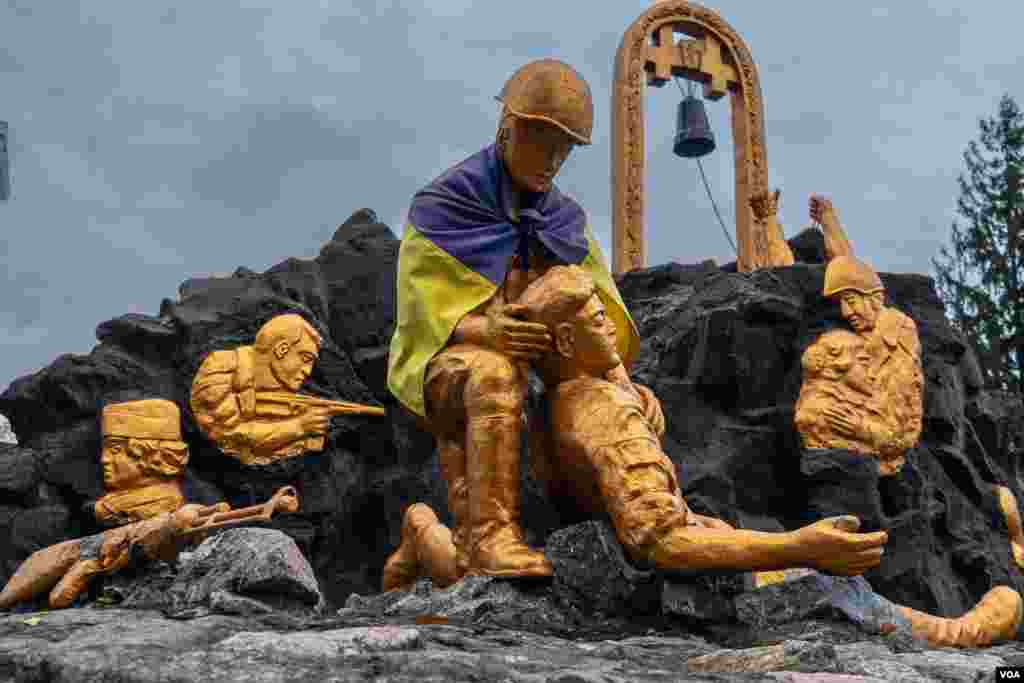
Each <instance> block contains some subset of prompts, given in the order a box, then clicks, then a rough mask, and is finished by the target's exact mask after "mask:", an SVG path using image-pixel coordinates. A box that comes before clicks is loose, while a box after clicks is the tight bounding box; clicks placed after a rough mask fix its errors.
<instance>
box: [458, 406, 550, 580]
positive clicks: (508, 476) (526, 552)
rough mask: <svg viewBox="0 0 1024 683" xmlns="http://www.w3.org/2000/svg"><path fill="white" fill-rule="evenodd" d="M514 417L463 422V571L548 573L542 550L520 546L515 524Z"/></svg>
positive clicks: (518, 428) (518, 429)
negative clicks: (466, 545)
mask: <svg viewBox="0 0 1024 683" xmlns="http://www.w3.org/2000/svg"><path fill="white" fill-rule="evenodd" d="M521 433H522V420H521V418H520V416H519V415H516V416H514V417H513V416H510V415H493V416H488V417H475V418H472V419H470V420H469V421H468V423H467V425H466V451H467V456H468V458H467V473H466V476H467V480H468V484H469V485H468V489H469V491H468V496H467V498H468V510H467V512H468V522H469V523H468V529H467V531H468V534H469V567H468V573H469V574H475V575H483V576H521V577H544V576H551V575H552V573H553V570H552V568H551V563H550V562H548V560H547V558H546V557H544V553H542V552H539V551H537V550H534V549H532V548H530V547H529V546H527V545H526V542H525V541H524V539H523V531H522V529H521V528H520V526H519V514H520V500H519V498H520V490H519V488H520V481H519V455H520V445H521V442H520V436H521Z"/></svg>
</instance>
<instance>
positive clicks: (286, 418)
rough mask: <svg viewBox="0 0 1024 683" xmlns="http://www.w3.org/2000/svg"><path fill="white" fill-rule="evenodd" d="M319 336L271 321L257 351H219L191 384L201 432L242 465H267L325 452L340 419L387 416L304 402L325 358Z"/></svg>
mask: <svg viewBox="0 0 1024 683" xmlns="http://www.w3.org/2000/svg"><path fill="white" fill-rule="evenodd" d="M320 343H321V339H320V334H319V333H318V332H317V331H316V330H315V329H314V328H313V326H312V325H310V324H309V323H308V322H306V321H305V320H304V319H303V318H302V316H299V315H295V314H287V315H279V316H276V317H274V318H271V319H270V321H268V322H267V323H266V324H265V325H263V327H261V328H260V330H259V332H257V333H256V341H255V344H253V345H252V346H242V347H239V348H237V349H230V350H225V351H214V352H213V353H211V354H210V355H209V356H207V357H206V360H204V361H203V364H202V366H200V368H199V372H198V373H197V374H196V377H195V380H194V381H193V382H192V400H191V404H192V412H193V413H194V414H195V417H196V422H197V423H198V424H199V427H200V428H201V429H202V430H203V432H204V433H205V434H206V435H207V436H208V437H210V439H211V440H213V441H214V442H215V443H216V444H217V445H218V446H219V447H220V449H221V450H222V451H223V452H224V453H226V454H227V455H230V456H232V457H233V458H235V459H237V460H239V461H240V462H241V463H242V464H244V465H266V464H269V463H272V462H275V461H277V460H280V459H283V458H290V457H293V456H296V455H300V454H302V453H306V452H309V451H319V450H322V449H323V447H324V436H325V435H326V433H327V428H328V425H329V422H330V418H331V417H332V416H334V415H378V416H380V415H384V409H383V408H376V407H373V406H365V405H361V404H358V403H347V402H344V401H330V400H327V399H322V398H316V397H313V396H304V395H302V394H298V393H296V392H298V390H299V388H300V387H301V386H302V383H303V382H305V381H306V379H307V378H308V377H309V375H310V374H311V373H312V372H313V364H314V363H316V360H317V357H318V356H319V354H320Z"/></svg>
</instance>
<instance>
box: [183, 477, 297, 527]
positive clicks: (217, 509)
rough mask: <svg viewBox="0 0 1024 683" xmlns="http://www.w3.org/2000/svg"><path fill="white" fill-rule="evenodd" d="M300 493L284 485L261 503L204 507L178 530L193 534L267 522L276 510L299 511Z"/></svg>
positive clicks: (223, 504)
mask: <svg viewBox="0 0 1024 683" xmlns="http://www.w3.org/2000/svg"><path fill="white" fill-rule="evenodd" d="M298 510H299V494H298V492H297V491H296V490H295V487H293V486H282V487H281V488H279V489H278V490H277V493H275V494H274V495H273V496H271V498H270V500H268V501H267V502H265V503H260V504H259V505H250V506H249V507H247V508H239V509H237V510H232V509H231V508H230V507H229V506H227V504H226V503H218V504H217V505H210V506H208V507H203V508H202V509H200V510H199V511H198V512H197V513H196V516H195V518H193V519H190V520H189V522H190V524H189V526H188V527H186V528H184V529H182V530H181V531H180V532H178V535H179V536H191V535H193V534H200V533H203V532H206V531H210V530H212V529H219V528H221V527H226V526H235V525H237V524H243V523H245V522H266V521H268V520H269V519H270V518H271V517H272V516H273V515H274V513H275V512H298Z"/></svg>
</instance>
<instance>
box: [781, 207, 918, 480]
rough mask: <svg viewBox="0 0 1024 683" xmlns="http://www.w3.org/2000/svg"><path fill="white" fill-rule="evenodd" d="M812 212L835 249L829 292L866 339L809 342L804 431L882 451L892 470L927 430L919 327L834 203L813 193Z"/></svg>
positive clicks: (885, 468)
mask: <svg viewBox="0 0 1024 683" xmlns="http://www.w3.org/2000/svg"><path fill="white" fill-rule="evenodd" d="M811 217H812V218H814V219H815V220H818V221H819V222H821V224H822V229H823V232H824V233H825V237H826V239H825V244H826V252H827V254H828V255H829V256H833V258H831V260H830V261H829V262H828V267H827V269H826V271H825V287H824V291H823V294H824V296H826V297H832V298H834V299H838V300H839V303H840V306H841V311H842V316H843V318H844V319H845V320H846V321H847V322H848V323H849V324H850V327H851V328H853V332H854V333H856V335H857V336H858V337H859V338H860V339H861V340H862V345H860V346H858V345H857V344H856V342H855V341H853V340H852V338H851V337H849V336H847V335H834V334H829V335H825V337H827V338H824V337H823V339H822V340H819V341H818V342H815V344H813V345H812V346H811V347H810V348H808V350H807V352H806V353H805V356H804V364H803V367H804V384H803V387H802V388H801V397H800V400H799V402H798V404H797V413H798V414H797V418H796V422H797V430H798V431H799V432H800V435H801V437H802V439H803V441H804V445H805V446H807V447H809V448H847V449H850V450H854V451H860V452H864V453H870V454H874V455H877V457H878V460H879V474H880V475H881V476H892V475H894V474H897V473H898V472H899V471H900V469H901V468H902V467H903V462H904V455H905V453H906V451H907V450H908V449H910V448H912V447H913V446H914V445H916V444H917V441H918V439H919V438H920V436H921V423H922V414H923V406H922V402H923V390H924V377H923V374H922V371H921V342H920V340H919V339H918V336H917V326H916V325H915V324H914V321H913V320H911V319H910V318H909V317H908V316H906V315H904V314H903V313H901V312H900V311H898V310H896V309H895V308H891V307H888V306H885V305H884V297H885V289H884V287H883V286H882V280H881V279H880V278H879V277H878V274H877V273H876V272H875V271H874V270H873V269H872V268H871V266H869V265H867V264H866V263H864V262H862V261H859V260H857V259H856V258H855V257H854V256H853V249H852V246H851V245H850V242H849V240H848V239H847V238H846V234H845V232H844V231H843V229H842V226H841V225H840V224H839V220H838V217H837V216H836V215H835V211H834V209H833V208H832V205H831V203H830V202H829V201H828V200H826V199H824V198H822V197H818V196H815V197H812V198H811ZM855 347H856V348H855ZM844 367H845V368H847V369H845V370H844V369H843V368H844Z"/></svg>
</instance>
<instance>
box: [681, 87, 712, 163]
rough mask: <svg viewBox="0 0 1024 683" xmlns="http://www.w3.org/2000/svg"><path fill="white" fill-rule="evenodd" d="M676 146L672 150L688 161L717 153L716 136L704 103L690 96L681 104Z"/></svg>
mask: <svg viewBox="0 0 1024 683" xmlns="http://www.w3.org/2000/svg"><path fill="white" fill-rule="evenodd" d="M676 130H677V131H678V132H677V133H676V144H675V146H674V147H673V148H672V151H674V152H675V153H676V154H677V155H679V156H681V157H684V158H686V159H693V158H694V157H702V156H704V155H706V154H711V153H712V152H713V151H715V134H714V133H712V132H711V125H710V124H709V123H708V113H707V112H706V111H704V102H703V101H702V100H699V99H697V98H696V97H694V96H693V95H690V96H689V97H687V98H686V99H685V100H683V101H682V102H680V103H679V118H678V127H677V129H676Z"/></svg>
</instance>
